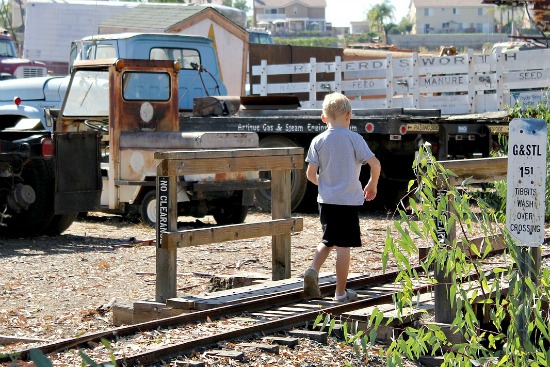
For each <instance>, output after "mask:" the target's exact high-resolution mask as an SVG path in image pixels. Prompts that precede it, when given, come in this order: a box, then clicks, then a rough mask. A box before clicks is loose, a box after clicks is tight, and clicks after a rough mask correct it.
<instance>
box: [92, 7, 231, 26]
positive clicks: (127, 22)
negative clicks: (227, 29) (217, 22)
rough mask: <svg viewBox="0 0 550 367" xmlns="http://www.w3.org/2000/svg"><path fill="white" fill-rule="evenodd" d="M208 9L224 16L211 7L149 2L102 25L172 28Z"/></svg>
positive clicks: (107, 20)
mask: <svg viewBox="0 0 550 367" xmlns="http://www.w3.org/2000/svg"><path fill="white" fill-rule="evenodd" d="M208 9H211V10H213V11H215V12H216V13H218V14H219V15H220V16H222V17H224V15H223V14H221V13H220V12H218V11H217V10H216V9H214V8H211V7H205V6H185V5H173V4H162V3H161V4H159V3H155V4H151V3H149V4H142V5H139V6H137V7H135V8H132V9H128V11H125V12H124V13H122V14H121V15H118V16H116V17H112V18H109V19H106V20H104V21H103V22H101V24H100V26H102V27H105V26H107V27H121V28H127V29H130V28H139V29H147V28H151V29H170V28H172V27H173V26H175V25H177V24H179V23H181V22H182V21H184V20H186V19H188V18H191V17H193V16H195V15H197V14H199V13H202V12H206V11H209V10H208Z"/></svg>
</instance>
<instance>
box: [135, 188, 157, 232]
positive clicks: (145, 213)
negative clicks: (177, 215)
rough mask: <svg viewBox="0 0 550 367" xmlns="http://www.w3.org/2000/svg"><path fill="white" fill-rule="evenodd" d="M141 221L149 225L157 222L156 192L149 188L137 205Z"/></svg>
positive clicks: (153, 225)
mask: <svg viewBox="0 0 550 367" xmlns="http://www.w3.org/2000/svg"><path fill="white" fill-rule="evenodd" d="M139 213H140V215H141V221H142V222H143V223H145V224H147V225H149V226H151V227H155V225H156V224H157V193H156V192H155V190H151V191H149V192H148V193H146V194H145V195H144V196H143V200H142V201H141V205H140V206H139Z"/></svg>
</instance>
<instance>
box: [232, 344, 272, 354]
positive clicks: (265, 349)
mask: <svg viewBox="0 0 550 367" xmlns="http://www.w3.org/2000/svg"><path fill="white" fill-rule="evenodd" d="M237 346H239V347H244V348H253V349H258V350H260V351H262V352H265V353H272V354H279V346H278V345H276V344H261V343H240V344H237Z"/></svg>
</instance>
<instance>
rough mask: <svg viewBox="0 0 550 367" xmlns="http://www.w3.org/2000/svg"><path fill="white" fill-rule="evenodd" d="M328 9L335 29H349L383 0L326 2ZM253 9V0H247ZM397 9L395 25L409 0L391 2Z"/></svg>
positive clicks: (330, 20)
mask: <svg viewBox="0 0 550 367" xmlns="http://www.w3.org/2000/svg"><path fill="white" fill-rule="evenodd" d="M326 1H327V8H326V12H325V16H326V19H327V22H332V26H334V27H349V26H350V22H355V21H361V20H365V19H366V18H367V11H368V10H369V9H370V8H371V7H372V6H373V5H376V4H380V3H382V2H383V0H326ZM247 2H248V6H249V7H250V8H251V9H252V0H247ZM390 3H391V5H393V7H394V8H395V14H394V16H395V23H399V21H400V20H401V18H403V17H404V16H405V15H406V13H407V11H408V8H409V1H408V0H390Z"/></svg>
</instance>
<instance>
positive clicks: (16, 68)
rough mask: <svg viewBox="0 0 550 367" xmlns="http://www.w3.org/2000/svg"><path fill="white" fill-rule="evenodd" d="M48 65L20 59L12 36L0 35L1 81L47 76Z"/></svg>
mask: <svg viewBox="0 0 550 367" xmlns="http://www.w3.org/2000/svg"><path fill="white" fill-rule="evenodd" d="M47 73H48V69H47V68H46V64H44V63H42V62H37V61H31V60H27V59H21V58H19V55H18V54H17V49H16V48H15V44H14V43H13V40H12V39H11V37H10V36H8V35H6V34H0V80H6V79H15V78H31V77H39V76H46V75H47Z"/></svg>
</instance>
